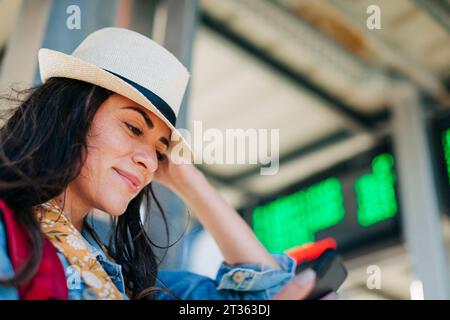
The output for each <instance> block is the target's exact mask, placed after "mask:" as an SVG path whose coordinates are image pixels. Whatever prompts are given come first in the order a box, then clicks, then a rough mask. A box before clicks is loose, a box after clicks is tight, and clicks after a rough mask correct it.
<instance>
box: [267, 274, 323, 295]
mask: <svg viewBox="0 0 450 320" xmlns="http://www.w3.org/2000/svg"><path fill="white" fill-rule="evenodd" d="M315 282H316V273H315V272H314V270H312V269H307V270H305V271H303V272H302V273H300V274H299V275H297V276H296V277H295V278H293V279H292V280H291V281H289V282H288V283H287V284H286V285H285V286H284V287H283V288H282V289H281V291H280V292H279V293H278V294H277V295H275V297H274V298H273V299H274V300H302V299H305V298H306V297H307V296H308V294H309V293H310V292H311V290H312V289H313V288H314V284H315Z"/></svg>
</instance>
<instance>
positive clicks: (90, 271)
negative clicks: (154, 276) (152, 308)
mask: <svg viewBox="0 0 450 320" xmlns="http://www.w3.org/2000/svg"><path fill="white" fill-rule="evenodd" d="M34 213H35V215H36V217H37V219H38V221H39V224H40V227H41V230H42V232H43V233H44V234H45V235H46V237H47V238H48V239H49V240H50V242H51V243H52V244H53V245H54V246H55V248H56V249H57V250H58V251H59V252H61V253H62V254H63V255H64V256H65V257H66V258H67V260H68V261H69V263H70V264H71V265H72V267H75V268H76V269H77V270H78V271H79V272H80V275H81V277H82V278H83V280H84V281H85V283H86V286H88V287H89V288H91V289H92V290H93V291H94V292H95V293H96V298H97V299H99V300H121V299H122V295H121V294H120V292H119V290H118V289H117V287H116V286H115V285H114V283H113V282H112V280H111V278H110V277H109V275H108V274H107V273H106V271H105V270H104V269H103V267H102V266H101V265H100V263H99V262H98V260H97V259H96V258H95V256H94V254H93V253H92V252H91V250H90V247H89V245H88V243H87V242H86V240H85V239H84V238H83V236H82V235H81V233H80V232H79V231H78V230H77V229H76V228H75V227H74V226H73V225H72V224H71V223H70V222H69V220H68V219H67V217H66V216H65V214H64V212H63V210H62V209H61V208H60V207H59V206H58V205H57V203H56V201H55V200H54V199H52V200H50V201H48V202H46V203H43V204H40V205H37V206H35V207H34Z"/></svg>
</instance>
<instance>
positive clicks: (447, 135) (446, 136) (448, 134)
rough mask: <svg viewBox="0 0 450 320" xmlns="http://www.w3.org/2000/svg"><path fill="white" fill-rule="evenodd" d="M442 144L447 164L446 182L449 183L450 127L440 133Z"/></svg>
mask: <svg viewBox="0 0 450 320" xmlns="http://www.w3.org/2000/svg"><path fill="white" fill-rule="evenodd" d="M442 144H443V146H444V158H445V163H446V164H447V175H448V182H449V183H450V129H447V130H445V131H444V133H443V134H442Z"/></svg>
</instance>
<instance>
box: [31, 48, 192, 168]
mask: <svg viewBox="0 0 450 320" xmlns="http://www.w3.org/2000/svg"><path fill="white" fill-rule="evenodd" d="M38 57H39V71H40V75H41V80H42V82H45V81H47V79H49V78H52V77H63V78H70V79H76V80H81V81H85V82H89V83H92V84H95V85H98V86H100V87H103V88H105V89H108V90H111V91H113V92H115V93H117V94H120V95H122V96H124V97H126V98H128V99H130V100H133V101H134V102H136V103H138V104H139V105H141V106H143V107H145V108H147V109H148V110H150V111H151V112H153V113H154V114H155V115H156V116H158V117H159V118H160V119H161V120H162V121H163V122H164V123H165V124H166V125H167V126H168V127H169V128H170V130H171V132H172V137H171V138H172V141H171V145H170V148H169V150H168V152H169V153H170V152H172V150H173V149H174V147H175V146H176V145H179V144H180V143H181V144H182V145H181V148H183V152H182V153H183V157H184V158H186V157H187V158H189V159H192V157H193V153H192V149H191V146H190V145H189V143H188V142H187V141H186V140H185V139H184V137H183V135H182V134H181V133H180V132H179V131H178V130H177V128H175V126H174V125H173V124H172V123H170V121H169V120H168V119H167V118H166V117H165V116H164V115H163V114H162V113H161V112H160V111H159V110H158V108H157V107H156V106H154V105H153V103H152V102H151V101H150V100H149V99H147V97H146V96H145V95H143V94H142V93H141V92H140V91H139V90H137V89H136V88H135V87H133V86H132V85H131V84H129V83H127V82H126V81H124V80H122V79H121V78H119V77H118V76H116V75H114V74H112V73H110V72H108V71H106V70H104V69H102V68H100V67H98V66H96V65H93V64H91V63H88V62H86V61H84V60H82V59H79V58H77V57H74V56H71V55H68V54H65V53H63V52H60V51H55V50H50V49H46V48H42V49H40V50H39V54H38ZM184 150H187V151H188V154H186V153H185V152H184Z"/></svg>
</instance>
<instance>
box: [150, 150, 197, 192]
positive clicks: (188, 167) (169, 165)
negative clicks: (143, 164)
mask: <svg viewBox="0 0 450 320" xmlns="http://www.w3.org/2000/svg"><path fill="white" fill-rule="evenodd" d="M200 174H201V172H200V171H199V170H198V169H197V168H196V167H195V166H194V165H193V164H192V163H186V164H184V163H180V164H177V163H175V162H174V161H170V160H169V158H168V156H166V155H165V156H164V159H163V160H161V161H159V165H158V170H156V172H155V176H154V179H155V180H156V181H157V182H159V183H161V184H163V185H164V186H166V187H168V188H169V189H171V190H172V191H174V192H178V191H179V188H181V187H182V186H183V184H185V183H186V182H187V181H188V180H189V179H196V178H197V176H198V175H200Z"/></svg>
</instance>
